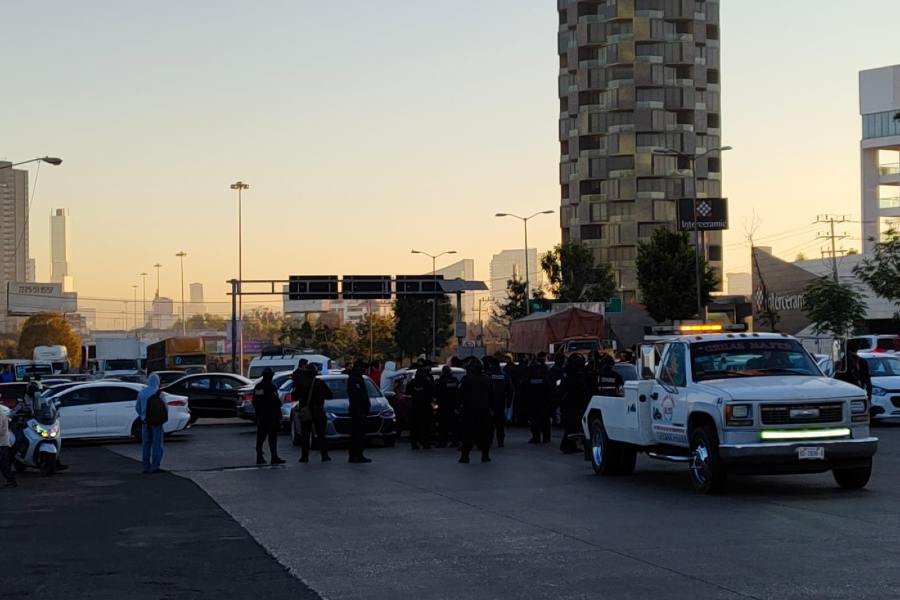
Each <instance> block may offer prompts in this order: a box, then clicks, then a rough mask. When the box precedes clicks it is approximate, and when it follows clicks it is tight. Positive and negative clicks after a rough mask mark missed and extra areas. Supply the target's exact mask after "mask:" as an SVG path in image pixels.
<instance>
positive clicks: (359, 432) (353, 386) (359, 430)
mask: <svg viewBox="0 0 900 600" xmlns="http://www.w3.org/2000/svg"><path fill="white" fill-rule="evenodd" d="M365 372H366V364H365V363H364V362H362V361H356V363H354V365H353V368H352V369H351V370H350V374H349V375H348V377H347V398H348V399H349V401H350V460H349V461H348V462H352V463H370V462H372V459H371V458H366V457H365V456H363V450H365V448H366V417H368V416H369V409H371V408H372V405H371V403H370V402H369V392H368V391H367V390H366V381H365V380H364V379H363V373H365Z"/></svg>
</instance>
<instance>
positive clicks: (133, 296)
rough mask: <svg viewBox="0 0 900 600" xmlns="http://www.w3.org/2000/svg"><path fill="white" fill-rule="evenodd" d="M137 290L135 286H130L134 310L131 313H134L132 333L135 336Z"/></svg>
mask: <svg viewBox="0 0 900 600" xmlns="http://www.w3.org/2000/svg"><path fill="white" fill-rule="evenodd" d="M137 289H138V286H137V284H134V285H132V286H131V291H132V292H134V293H133V294H132V298H133V300H134V309H133V310H132V312H133V313H134V332H135V334H136V333H137ZM135 337H137V336H136V335H135Z"/></svg>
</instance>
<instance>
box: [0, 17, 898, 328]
mask: <svg viewBox="0 0 900 600" xmlns="http://www.w3.org/2000/svg"><path fill="white" fill-rule="evenodd" d="M162 7H163V9H162V10H160V7H154V8H151V7H144V6H140V5H132V6H127V7H122V8H120V9H119V10H117V11H110V10H108V9H107V8H106V7H102V6H101V5H100V4H91V3H88V4H83V5H79V6H70V5H65V4H58V5H53V6H52V7H50V6H27V5H18V6H14V7H9V8H8V12H9V15H10V19H11V20H12V21H15V22H16V23H18V24H19V25H17V27H16V28H14V29H12V30H11V31H10V32H9V35H7V36H5V38H4V40H3V41H2V42H0V47H2V49H3V50H5V51H6V54H7V55H16V54H17V53H16V50H17V49H19V50H21V49H23V48H28V49H29V57H30V59H32V60H31V63H30V64H29V66H28V68H22V69H17V70H15V71H13V72H12V73H11V77H12V79H11V84H12V85H13V86H14V87H15V88H16V89H20V90H28V92H29V93H27V94H19V95H15V96H13V97H10V98H9V99H8V102H7V104H8V108H9V113H10V114H12V115H15V117H16V118H15V119H8V121H7V122H6V123H4V125H3V131H4V134H5V135H4V136H3V138H4V142H5V144H4V146H3V147H2V148H0V158H3V159H9V160H26V159H28V158H32V157H34V156H43V155H47V154H50V155H57V156H60V157H62V158H63V159H64V161H65V162H64V164H63V165H61V166H60V167H59V168H54V169H50V168H49V167H46V166H45V167H43V168H41V170H40V171H38V168H39V167H38V166H37V165H28V171H29V175H28V177H29V185H30V188H31V189H32V190H33V191H34V198H33V204H32V207H31V212H32V215H43V214H46V213H47V212H48V211H49V210H51V209H52V208H56V207H64V208H66V209H67V210H69V211H70V212H71V214H72V217H71V221H72V223H71V226H72V227H73V228H74V229H75V230H76V231H78V236H77V239H76V240H75V242H74V243H73V245H72V248H71V258H70V260H71V261H72V262H73V263H74V264H77V265H78V290H79V292H80V296H81V297H82V298H83V299H84V301H85V302H87V303H88V304H89V303H90V298H116V299H119V300H121V301H128V300H130V299H131V294H130V291H131V285H133V284H135V283H140V278H139V277H138V276H137V274H138V273H140V272H150V273H152V275H151V277H150V278H149V279H150V281H148V297H151V296H152V290H155V277H154V276H155V274H156V273H155V271H154V270H153V268H152V265H153V264H155V263H157V262H159V263H161V264H163V265H164V266H163V268H162V270H161V271H162V272H161V277H162V282H161V283H162V285H161V287H162V294H163V295H164V296H168V297H171V298H174V299H178V298H180V293H179V269H178V263H177V261H176V260H175V257H174V255H175V253H176V252H177V251H178V250H181V249H184V250H186V251H187V252H189V253H190V254H189V256H188V258H187V259H186V260H185V277H186V278H187V279H188V280H189V281H196V282H202V283H203V284H204V286H205V288H206V289H205V291H206V294H205V295H206V300H205V302H206V304H207V305H209V306H210V309H211V310H213V311H214V312H218V313H224V312H226V311H227V307H228V305H227V299H226V298H225V295H224V294H225V292H226V289H227V286H226V284H225V281H226V280H227V279H229V278H231V277H233V276H234V275H235V273H236V270H237V268H236V267H237V202H236V199H235V198H234V194H233V191H232V190H230V189H229V187H228V186H229V183H230V182H232V181H235V180H237V179H238V178H240V179H242V180H245V181H247V182H249V183H250V184H251V185H252V188H251V189H249V190H247V192H246V193H245V194H244V215H243V217H244V219H243V220H244V273H245V276H246V277H248V278H250V277H253V278H278V279H284V278H287V276H288V275H290V274H304V273H309V274H323V273H335V274H342V273H349V272H356V273H366V272H369V273H382V272H383V273H417V272H420V271H423V268H422V265H421V263H420V261H418V260H416V257H411V256H409V255H408V250H409V247H419V246H421V247H423V248H424V249H425V250H429V249H430V248H429V246H436V247H439V248H441V247H444V246H446V247H448V248H450V247H452V248H456V249H457V250H458V251H459V252H460V254H461V255H464V256H470V257H472V258H473V259H474V260H475V262H476V266H477V271H476V278H477V279H481V280H485V281H487V280H488V279H489V274H488V271H487V268H488V265H489V263H490V257H491V256H492V255H493V254H494V253H496V252H498V251H500V250H501V249H503V248H518V247H521V246H522V240H521V227H519V226H517V225H516V223H514V222H513V221H509V220H500V219H494V218H493V214H494V213H495V212H497V211H508V212H515V213H519V214H530V213H531V212H534V211H538V210H546V209H556V208H558V206H559V203H560V202H559V196H560V193H559V145H558V134H557V130H558V118H559V102H558V98H557V76H558V71H559V64H558V57H557V53H556V38H557V32H558V27H559V25H558V15H557V13H556V6H555V5H554V4H553V3H546V2H539V1H536V0H535V1H525V0H517V1H515V2H496V3H491V4H490V5H487V6H484V5H483V3H477V2H461V3H457V4H456V5H455V6H454V7H453V8H452V9H442V10H441V11H437V10H434V9H433V7H428V6H419V5H416V4H411V3H408V2H392V3H388V2H386V3H382V4H381V5H380V6H378V7H375V6H367V5H360V6H359V7H357V8H356V9H355V16H356V17H358V19H357V18H354V19H353V20H351V21H349V22H348V21H347V20H346V11H345V10H343V9H342V8H340V7H337V6H334V7H331V6H311V5H303V6H301V5H299V4H285V3H280V4H278V3H273V4H268V5H264V6H260V7H258V9H256V10H254V12H253V14H249V15H248V14H247V13H246V11H245V10H242V8H241V5H239V4H238V3H236V2H223V3H216V4H215V12H214V13H212V12H211V10H212V9H211V7H212V5H211V4H206V3H197V4H192V5H189V6H186V7H181V8H180V9H179V10H180V12H179V15H180V17H179V19H178V20H177V21H173V20H171V19H170V18H169V16H168V13H169V11H168V10H166V8H167V7H168V8H171V9H173V10H174V8H175V5H174V4H166V3H163V5H162ZM513 9H514V10H513ZM767 11H768V12H771V13H772V14H778V17H779V23H780V26H779V30H778V31H777V32H776V31H772V32H768V33H767V34H766V35H765V36H761V34H760V27H763V26H765V25H766V24H767V23H768V22H765V21H764V20H763V19H762V18H761V16H760V15H761V14H764V13H766V12H767ZM92 15H93V16H94V17H97V18H96V19H95V20H94V22H93V24H92V25H90V26H88V27H86V28H74V29H73V28H71V27H69V26H67V23H70V22H71V20H72V19H76V18H77V19H88V18H90V17H91V16H92ZM101 16H102V18H100V17H101ZM875 16H877V18H873V17H875ZM898 18H900V7H898V6H896V5H895V3H893V2H886V1H873V2H870V3H867V4H866V6H865V7H864V8H861V7H841V6H837V5H836V6H823V5H821V3H815V2H806V1H801V2H794V3H791V5H790V6H784V5H783V3H779V2H775V1H774V0H772V1H769V2H759V3H754V5H753V6H748V5H746V3H744V4H743V5H742V4H741V3H732V2H728V1H724V2H722V3H721V32H722V33H721V42H722V69H721V73H722V81H723V85H722V111H721V114H722V143H723V144H728V145H732V146H734V148H735V149H734V151H732V152H731V153H728V155H726V156H724V157H723V159H722V170H723V173H724V174H725V175H724V185H723V195H724V196H726V197H728V198H729V200H730V212H731V214H730V217H731V230H730V231H727V232H725V235H724V254H725V256H724V258H725V263H724V270H725V272H740V271H749V263H750V261H749V252H748V250H747V246H746V245H745V244H744V243H743V242H744V235H745V233H744V229H745V228H746V227H749V226H750V223H751V221H752V220H753V217H754V213H755V214H756V216H757V217H758V218H759V220H760V226H759V228H758V229H757V231H756V236H757V238H759V239H760V240H761V243H765V244H767V245H772V246H773V247H774V251H775V253H776V254H778V255H786V254H787V255H788V256H787V257H788V258H793V257H792V256H789V255H790V254H795V253H796V252H798V251H804V252H806V253H807V254H811V255H817V253H818V245H817V244H819V243H820V242H818V241H817V240H816V239H815V236H816V233H817V232H818V229H817V228H816V227H815V226H813V225H812V224H811V222H812V221H813V220H814V219H815V215H816V214H819V213H825V212H833V213H841V214H850V215H851V217H853V218H854V219H855V220H859V189H860V183H859V163H858V160H859V154H858V152H859V150H858V148H859V141H860V138H861V125H860V117H859V110H858V104H857V91H858V86H857V77H858V71H860V70H863V69H868V68H873V67H880V66H884V65H888V64H892V63H897V62H900V60H898V58H900V57H897V56H896V51H895V50H894V48H893V44H892V43H891V40H892V39H893V37H894V36H893V32H892V27H891V25H890V24H891V23H896V22H897V20H898ZM372 23H376V24H377V26H376V27H372V26H371V24H372ZM847 30H855V31H862V30H866V31H867V35H866V36H865V37H864V38H863V37H860V38H859V39H852V40H851V39H847V37H846V36H842V33H843V32H845V31H847ZM86 32H87V33H89V34H90V35H85V33H86ZM261 32H265V35H262V33H261ZM858 37H859V36H858ZM36 39H40V40H42V44H41V45H40V47H34V46H33V40H36ZM235 39H238V40H241V41H240V43H238V44H233V43H232V42H233V40H235ZM763 39H764V40H765V43H761V40H763ZM497 40H502V41H503V43H497ZM113 47H115V48H117V51H116V52H109V49H110V48H113ZM151 48H152V51H149V49H151ZM410 48H414V49H415V50H414V51H410ZM325 49H328V50H327V51H326V50H325ZM362 49H365V54H364V58H361V56H362V55H361V54H360V51H361V50H362ZM487 49H490V52H486V50H487ZM19 54H21V52H19ZM310 57H315V58H316V60H309V58H310ZM476 64H477V65H478V67H477V68H474V67H473V65H476ZM800 75H802V76H800ZM811 82H812V83H811ZM60 95H64V96H65V99H66V100H65V102H60V100H59V96H60ZM362 98H364V99H365V100H366V101H365V102H364V103H362V104H360V103H359V102H358V100H359V99H362ZM138 115H139V116H138ZM308 218H311V219H312V220H313V221H314V223H312V224H309V223H305V221H306V219H308ZM39 223H40V222H36V223H34V224H33V227H32V228H31V231H30V232H29V233H30V237H31V239H30V242H31V243H30V248H31V253H32V256H34V257H35V258H36V259H37V265H38V279H39V280H47V279H48V272H47V265H49V264H50V260H49V252H48V251H49V246H50V244H49V240H48V239H47V236H48V233H49V232H47V231H46V227H45V226H43V225H40V224H39ZM857 227H858V226H857ZM782 232H785V233H784V235H779V236H776V235H775V234H781V233H782ZM852 233H854V235H853V236H852V237H856V238H858V237H859V233H858V231H854V232H852ZM339 236H343V237H342V238H341V237H339ZM767 238H768V239H767ZM559 239H560V227H559V215H558V214H557V215H556V216H555V217H554V216H548V217H546V218H541V219H536V220H534V221H533V222H532V223H531V224H530V226H529V241H530V244H529V245H530V246H532V247H536V248H537V249H538V250H539V252H543V251H545V250H548V249H549V248H550V247H552V246H553V245H554V244H556V243H558V241H559ZM847 245H848V247H849V246H850V245H854V246H856V247H859V240H858V239H857V240H849V241H848V242H847ZM448 262H452V261H448ZM438 266H439V267H440V266H442V265H438ZM248 305H251V303H246V302H245V306H248Z"/></svg>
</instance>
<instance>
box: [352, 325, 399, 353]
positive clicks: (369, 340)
mask: <svg viewBox="0 0 900 600" xmlns="http://www.w3.org/2000/svg"><path fill="white" fill-rule="evenodd" d="M370 329H371V336H370V331H369V330H370ZM356 346H357V355H358V356H365V357H367V358H368V357H369V356H370V354H371V358H374V359H375V360H378V361H381V362H384V361H385V360H390V359H391V358H394V357H395V356H396V355H397V344H396V342H395V341H394V317H393V315H388V316H383V315H379V314H372V315H366V316H365V317H363V318H362V320H360V321H359V323H357V324H356ZM370 346H371V347H370ZM370 350H371V352H370Z"/></svg>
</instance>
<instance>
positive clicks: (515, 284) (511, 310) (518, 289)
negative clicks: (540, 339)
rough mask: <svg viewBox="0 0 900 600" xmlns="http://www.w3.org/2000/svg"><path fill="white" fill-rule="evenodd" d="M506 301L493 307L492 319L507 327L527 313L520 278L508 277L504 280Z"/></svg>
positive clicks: (523, 289)
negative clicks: (508, 278)
mask: <svg viewBox="0 0 900 600" xmlns="http://www.w3.org/2000/svg"><path fill="white" fill-rule="evenodd" d="M506 298H507V299H506V302H501V303H499V304H497V306H496V308H494V314H493V315H492V317H493V320H494V321H495V322H496V323H497V324H498V325H500V326H502V327H506V328H509V324H510V323H512V322H513V321H515V320H516V319H521V318H522V317H524V316H525V315H526V314H528V309H527V307H526V298H525V282H524V281H522V280H521V279H510V280H508V281H507V282H506Z"/></svg>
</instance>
